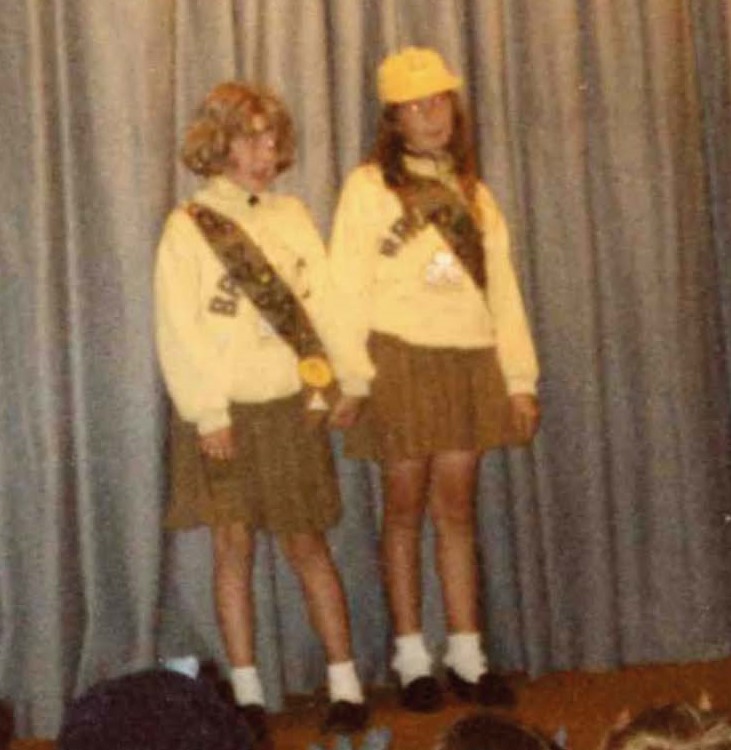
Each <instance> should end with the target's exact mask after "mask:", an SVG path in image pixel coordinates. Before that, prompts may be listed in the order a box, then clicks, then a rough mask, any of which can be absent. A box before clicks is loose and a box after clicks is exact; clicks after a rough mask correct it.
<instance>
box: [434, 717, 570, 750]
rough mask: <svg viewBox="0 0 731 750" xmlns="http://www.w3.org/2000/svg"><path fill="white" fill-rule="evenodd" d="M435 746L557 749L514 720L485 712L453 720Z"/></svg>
mask: <svg viewBox="0 0 731 750" xmlns="http://www.w3.org/2000/svg"><path fill="white" fill-rule="evenodd" d="M436 750H558V748H556V747H555V745H553V743H552V742H551V741H550V740H549V739H547V738H546V737H544V736H543V735H541V734H539V733H538V732H536V731H534V730H533V729H529V728H528V727H526V726H523V725H522V724H519V723H518V722H516V721H511V720H510V719H507V718H503V717H499V716H495V715H494V714H489V713H487V712H484V713H479V714H470V715H469V716H465V717H464V718H462V719H459V720H458V721H456V722H455V723H454V724H452V726H450V727H449V728H448V729H447V731H446V732H445V733H444V734H443V735H442V737H441V739H440V741H439V742H438V744H437V748H436Z"/></svg>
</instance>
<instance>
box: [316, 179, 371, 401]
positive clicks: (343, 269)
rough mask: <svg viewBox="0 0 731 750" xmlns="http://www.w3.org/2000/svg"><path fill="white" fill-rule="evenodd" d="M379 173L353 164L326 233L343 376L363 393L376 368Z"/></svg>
mask: <svg viewBox="0 0 731 750" xmlns="http://www.w3.org/2000/svg"><path fill="white" fill-rule="evenodd" d="M379 180H380V175H379V173H378V170H377V169H376V168H375V167H371V166H365V167H359V168H358V169H356V170H355V171H354V172H353V173H352V174H351V175H350V176H349V177H348V179H347V180H346V183H345V186H344V187H343V190H342V193H341V195H340V199H339V201H338V206H337V209H336V212H335V218H334V221H333V228H332V233H331V238H330V256H329V258H330V264H329V265H330V278H331V283H332V289H333V293H332V296H333V305H334V311H333V312H334V315H336V316H337V321H338V325H340V326H341V328H342V331H343V332H342V334H341V335H342V337H343V340H344V341H346V342H347V346H348V348H349V352H348V355H347V362H348V372H347V374H346V376H345V380H346V381H349V382H350V383H351V384H352V387H353V388H354V389H355V390H356V391H358V392H361V393H367V392H368V390H369V383H370V381H371V380H372V379H373V376H374V374H375V368H374V367H373V363H372V362H371V360H370V357H369V356H368V350H367V341H368V333H369V331H370V322H371V294H372V285H373V278H374V273H375V263H376V259H377V252H378V250H377V248H378V237H379V232H380V231H381V226H380V222H381V221H382V217H381V211H380V206H379V194H380V193H379V185H378V181H379Z"/></svg>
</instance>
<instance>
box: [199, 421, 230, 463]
mask: <svg viewBox="0 0 731 750" xmlns="http://www.w3.org/2000/svg"><path fill="white" fill-rule="evenodd" d="M199 441H200V447H201V451H202V452H203V454H204V455H205V456H208V457H209V458H215V459H216V460H218V461H230V460H231V459H232V458H233V457H234V434H233V430H232V429H231V427H230V426H229V427H222V428H221V429H220V430H216V431H215V432H209V433H207V434H205V435H201V436H200V438H199Z"/></svg>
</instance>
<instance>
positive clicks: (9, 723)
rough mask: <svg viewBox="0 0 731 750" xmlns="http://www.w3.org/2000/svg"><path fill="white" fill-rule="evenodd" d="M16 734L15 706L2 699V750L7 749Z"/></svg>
mask: <svg viewBox="0 0 731 750" xmlns="http://www.w3.org/2000/svg"><path fill="white" fill-rule="evenodd" d="M14 735H15V716H14V715H13V707H12V706H11V705H10V703H9V702H8V701H6V700H0V750H7V748H9V747H10V743H11V741H12V739H13V736H14Z"/></svg>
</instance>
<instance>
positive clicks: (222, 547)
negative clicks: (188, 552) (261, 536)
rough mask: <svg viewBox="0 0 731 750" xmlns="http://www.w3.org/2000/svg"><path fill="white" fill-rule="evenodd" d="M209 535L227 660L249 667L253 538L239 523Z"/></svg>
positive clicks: (251, 630)
mask: <svg viewBox="0 0 731 750" xmlns="http://www.w3.org/2000/svg"><path fill="white" fill-rule="evenodd" d="M211 535H212V539H213V562H214V567H213V584H214V596H215V602H216V614H217V616H218V625H219V628H220V630H221V635H222V637H223V642H224V646H225V648H226V656H227V657H228V660H229V663H230V664H231V666H232V667H248V666H252V665H253V664H254V609H253V597H252V592H251V578H252V571H253V568H254V535H253V533H252V532H251V531H249V530H248V529H247V528H246V527H245V526H244V525H243V524H242V523H233V524H230V525H229V526H216V527H214V528H212V529H211Z"/></svg>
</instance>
